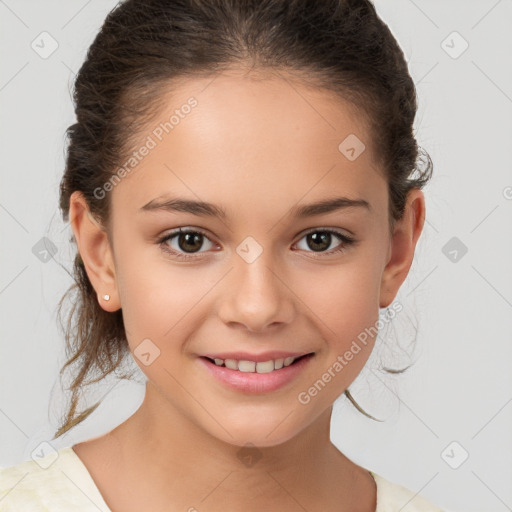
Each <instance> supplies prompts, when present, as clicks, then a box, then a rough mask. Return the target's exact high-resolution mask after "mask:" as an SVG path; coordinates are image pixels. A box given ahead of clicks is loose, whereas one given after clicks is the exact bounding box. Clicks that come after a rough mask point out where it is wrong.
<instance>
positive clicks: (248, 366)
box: [198, 352, 315, 394]
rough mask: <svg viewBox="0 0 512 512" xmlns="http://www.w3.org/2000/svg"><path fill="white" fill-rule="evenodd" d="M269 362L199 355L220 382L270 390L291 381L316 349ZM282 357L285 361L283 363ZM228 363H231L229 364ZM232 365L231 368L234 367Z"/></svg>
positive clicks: (240, 388)
mask: <svg viewBox="0 0 512 512" xmlns="http://www.w3.org/2000/svg"><path fill="white" fill-rule="evenodd" d="M288 357H289V358H291V359H292V360H291V361H290V360H288V361H286V364H285V360H284V359H286V358H277V359H275V360H273V359H271V360H268V361H259V362H256V361H250V360H244V359H242V360H236V359H231V360H230V359H226V360H224V359H220V358H212V357H209V356H199V357H198V360H199V361H200V362H201V364H202V366H203V367H204V368H206V369H207V371H208V373H209V375H211V376H213V377H214V378H215V379H216V381H217V382H220V383H221V384H223V385H224V386H227V387H228V388H230V389H232V390H236V391H239V392H243V393H260V394H262V393H268V392H271V391H276V390H278V389H280V388H283V387H285V386H286V385H287V384H291V383H292V382H293V380H294V379H295V378H296V377H297V376H298V375H300V373H301V372H302V371H304V369H305V368H307V366H308V365H309V363H310V361H311V360H312V359H313V358H314V357H315V353H314V352H309V353H307V354H302V355H298V356H288ZM281 360H282V364H281ZM226 363H227V364H226ZM230 366H231V367H230Z"/></svg>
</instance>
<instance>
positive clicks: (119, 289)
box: [70, 71, 425, 512]
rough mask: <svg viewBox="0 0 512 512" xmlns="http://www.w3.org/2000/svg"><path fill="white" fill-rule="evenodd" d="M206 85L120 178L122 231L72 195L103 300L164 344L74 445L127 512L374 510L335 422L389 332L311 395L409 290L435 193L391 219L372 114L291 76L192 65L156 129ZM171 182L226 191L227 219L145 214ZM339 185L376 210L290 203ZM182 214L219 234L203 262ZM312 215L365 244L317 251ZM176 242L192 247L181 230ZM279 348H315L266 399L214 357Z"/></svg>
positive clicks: (181, 192)
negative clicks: (138, 390)
mask: <svg viewBox="0 0 512 512" xmlns="http://www.w3.org/2000/svg"><path fill="white" fill-rule="evenodd" d="M190 96H194V97H195V98H196V99H197V100H198V105H197V106H196V107H195V108H194V109H192V111H191V113H190V114H188V115H187V116H185V117H184V119H181V120H180V123H179V124H178V125H176V126H175V128H174V129H173V131H172V132H171V133H169V134H167V135H166V136H164V138H163V140H162V141H161V142H159V143H158V145H157V146H156V147H155V148H154V149H152V150H151V151H150V153H149V154H148V155H147V156H146V157H145V158H144V159H143V160H142V161H141V162H140V163H139V164H138V166H137V167H136V170H135V171H134V172H132V173H131V174H129V175H128V176H126V177H125V178H124V179H123V180H122V181H121V182H120V183H119V184H118V185H117V186H116V187H115V188H114V190H113V191H112V193H111V200H112V218H111V219H110V220H111V222H110V224H109V230H110V231H109V232H108V234H109V235H110V238H109V236H107V231H106V230H103V229H102V228H101V226H99V225H98V224H97V223H96V222H94V221H93V220H91V218H90V217H89V216H88V215H86V213H87V211H88V206H87V203H86V201H85V200H84V198H83V197H82V196H81V194H80V193H78V192H75V193H74V194H73V195H72V197H71V202H70V218H71V219H72V220H71V223H72V229H73V232H74V234H75V238H76V241H77V245H78V249H79V251H80V254H81V256H82V259H83V261H84V264H85V268H86V271H87V274H88V276H89V278H90V280H91V283H92V285H93V286H94V289H95V290H96V292H97V294H98V300H99V302H100V304H101V307H103V308H104V309H105V310H106V311H110V312H113V311H116V310H118V309H119V308H122V309H123V318H124V321H125V326H126V331H127V338H128V343H129V346H130V350H131V351H132V352H133V351H134V350H135V348H136V347H137V346H138V345H139V344H140V343H141V341H142V340H144V339H146V338H149V339H150V340H151V341H152V343H154V344H155V345H156V346H157V347H158V348H159V350H160V356H159V357H157V358H156V359H155V360H154V361H153V362H152V363H151V364H150V365H148V366H145V365H144V364H142V363H141V361H139V359H138V358H137V357H134V360H135V361H136V363H137V364H138V365H139V367H140V368H141V370H142V371H143V372H144V373H145V374H146V376H147V378H148V383H147V386H146V395H145V399H144V401H143V403H142V405H141V407H140V408H139V409H138V410H137V411H136V412H135V413H134V414H133V415H132V416H131V417H130V418H129V419H128V420H126V421H125V422H124V423H122V424H121V425H120V426H118V427H117V428H115V429H114V430H112V431H110V432H109V433H107V434H105V435H103V436H100V437H98V438H95V439H93V440H89V441H86V442H83V443H79V444H77V445H75V446H74V449H75V452H76V453H77V455H78V456H79V457H80V458H81V459H82V461H83V462H84V464H85V465H86V467H87V468H88V469H89V472H90V473H91V475H92V477H93V479H94V480H95V482H96V484H97V486H98V488H99V490H100V492H101V493H102V495H103V496H104V498H105V501H106V503H107V504H108V505H109V506H110V508H111V509H112V510H113V511H118V510H119V511H120V510H123V511H125V512H126V511H131V510H149V509H151V510H153V511H159V510H162V511H163V510H167V511H168V510H189V509H191V507H195V508H196V509H197V510H200V511H220V510H244V511H248V512H251V511H256V510H285V511H298V510H304V509H306V510H308V511H311V512H313V511H321V510H323V511H331V510H332V511H334V510H336V511H343V510H351V511H354V510H360V511H374V510H375V505H376V488H375V483H374V481H373V478H372V477H371V475H370V474H369V473H368V471H366V470H365V469H364V468H362V467H360V466H358V465H356V464H355V463H353V462H352V461H351V460H349V459H348V458H347V457H345V456H344V455H343V454H342V453H341V452H340V451H339V450H338V449H337V447H335V446H334V445H333V444H332V443H331V442H330V438H329V430H330V418H331V411H332V404H333V402H334V401H335V400H336V399H337V398H338V397H339V396H340V395H341V394H342V393H343V391H344V390H346V389H347V388H348V387H349V386H350V384H351V383H352V381H353V380H354V379H355V378H356V377H357V375H358V374H359V373H360V371H361V369H362V368H363V367H364V365H365V363H366V361H367V359H368V357H369V356H370V353H371V350H372V348H373V345H374V341H375V340H374V339H372V338H369V339H368V343H367V344H366V345H361V351H360V352H359V353H358V354H357V355H355V356H354V357H353V359H352V360H351V361H350V362H348V364H347V365H346V366H345V367H344V368H343V370H342V371H341V372H339V373H338V374H337V375H336V377H335V378H333V379H332V380H331V382H329V383H328V384H327V385H326V386H325V388H324V389H323V390H322V391H321V392H320V393H318V394H317V396H315V397H312V399H311V401H310V402H309V403H308V404H306V405H304V404H301V403H300V402H299V401H298V399H297V397H298V394H299V393H300V392H301V391H305V390H308V388H309V387H310V386H311V385H312V383H314V382H315V381H317V380H318V379H319V378H321V376H322V374H323V373H324V372H325V371H326V370H327V368H329V367H330V366H332V364H333V363H334V362H335V361H336V358H337V356H338V355H340V354H344V353H345V352H346V351H347V350H348V349H349V347H350V345H351V343H352V342H353V340H355V339H356V338H357V336H358V334H359V333H361V332H363V331H364V329H365V328H369V327H371V326H374V325H375V324H376V322H377V320H378V318H379V317H378V314H379V307H381V308H384V307H387V306H389V305H390V304H391V303H392V301H393V300H394V298H395V296H396V294H397V292H398V290H399V288H400V286H401V284H402V283H403V281H404V280H405V278H406V276H407V274H408V272H409V269H410V266H411V264H412V261H413V256H414V250H415V246H416V243H417V240H418V238H419V236H420V234H421V231H422V229H423V224H424V219H425V202H424V196H423V194H422V192H421V191H419V190H413V191H411V192H410V194H409V196H408V200H407V205H406V210H405V214H404V216H403V218H402V219H400V220H399V221H397V222H396V224H395V226H394V231H393V233H390V230H389V218H388V207H389V204H388V200H389V199H388V191H387V185H386V180H385V178H384V175H383V173H382V170H381V169H379V167H378V165H377V162H378V159H377V156H376V155H375V154H374V152H373V148H372V141H371V137H370V133H369V132H368V130H367V128H366V126H365V125H364V123H363V118H362V116H361V115H360V113H358V112H357V110H355V109H354V108H353V107H352V106H351V105H350V104H349V103H346V102H344V101H342V100H340V99H339V98H337V97H334V96H333V95H332V94H331V93H329V92H326V91H323V90H319V89H314V88H310V87H307V86H306V85H301V83H300V82H299V81H294V80H293V79H292V78H291V77H287V78H285V77H284V75H283V76H275V75H273V76H270V75H268V76H263V75H258V76H257V75H256V73H251V74H249V73H242V72H237V71H232V72H229V73H228V72H224V73H223V74H222V75H219V76H217V77H216V78H215V79H214V80H213V81H212V79H211V78H209V79H206V78H202V79H188V80H187V81H186V82H184V83H182V84H180V85H179V86H177V87H176V88H174V89H173V90H172V91H171V92H168V91H167V92H165V95H163V96H162V110H161V115H159V116H158V120H157V121H156V122H154V123H152V124H151V125H150V126H148V128H147V130H145V131H144V133H141V136H140V140H141V141H144V140H145V139H146V137H147V135H148V134H150V133H151V130H153V129H154V127H155V126H156V125H157V124H158V122H160V121H164V120H166V119H169V116H170V114H171V113H172V112H173V111H174V109H176V108H179V107H180V106H181V105H183V104H185V103H186V101H187V99H188V98H189V97H190ZM351 133H354V134H356V135H357V137H358V138H359V139H360V140H361V141H363V142H364V143H365V146H366V149H365V151H363V152H362V153H361V155H360V156H359V157H358V158H357V159H356V160H354V161H349V160H348V159H347V158H346V157H345V156H344V155H343V154H342V153H341V152H340V151H339V150H338V145H339V144H340V142H342V141H343V140H344V139H345V138H346V137H347V135H349V134H351ZM166 193H168V194H172V195H173V196H180V197H184V198H187V199H195V200H198V199H201V200H203V201H208V202H211V203H214V204H216V205H219V206H221V207H223V208H224V209H225V210H226V213H227V215H228V217H227V219H226V220H219V219H215V218H210V217H204V216H197V215H193V214H191V213H184V212H177V213H176V212H175V213H173V212H165V211H159V212H151V213H141V212H140V208H141V207H142V206H143V205H145V204H146V203H148V202H149V201H150V200H152V199H155V198H157V197H159V196H161V195H162V194H166ZM333 196H345V197H349V198H352V199H355V198H361V199H365V200H366V201H368V202H369V203H370V205H371V211H367V210H366V209H364V208H352V209H345V210H339V211H337V212H331V213H327V214H322V215H318V216H315V217H311V218H306V219H297V218H292V217H291V216H290V211H291V208H292V207H294V206H296V205H297V204H301V205H302V204H309V203H311V202H315V201H318V200H322V199H326V198H331V197H333ZM179 227H182V228H190V229H192V228H198V229H201V230H203V231H205V232H206V233H207V235H208V238H202V244H201V243H200V242H199V243H198V246H197V247H199V249H198V252H195V253H193V255H195V256H196V259H195V260H192V262H191V263H190V262H187V263H183V262H182V261H180V260H178V259H177V258H176V257H175V256H171V255H170V254H168V253H166V252H165V251H163V250H162V247H161V246H160V245H159V244H158V239H159V238H160V237H163V236H164V235H165V234H168V233H169V232H170V231H171V230H173V229H175V228H179ZM310 228H318V231H321V228H333V229H336V230H338V231H339V232H341V233H343V234H348V235H350V234H352V235H353V237H354V238H355V239H356V243H354V244H352V245H347V246H346V247H345V250H344V251H342V252H339V253H332V252H333V250H334V249H335V248H337V247H339V246H340V245H341V244H343V243H344V242H340V240H339V239H338V238H337V237H336V236H334V235H333V236H332V238H331V242H330V244H329V242H328V244H329V245H327V244H326V246H325V247H326V248H325V249H320V250H316V251H315V246H314V244H313V245H312V244H311V243H309V244H308V239H307V237H305V234H304V232H305V231H306V230H309V229H310ZM247 236H251V237H253V238H254V239H255V240H256V241H257V243H258V244H259V245H260V246H261V248H262V249H263V252H262V253H261V255H260V256H259V257H258V258H257V259H256V260H255V261H253V262H252V263H250V264H249V263H247V262H246V261H245V260H244V259H243V258H241V257H240V256H239V255H238V254H237V252H236V249H237V247H238V246H239V245H240V243H241V242H242V241H243V240H244V239H245V238H246V237H247ZM166 243H167V246H171V248H173V249H175V250H176V251H179V252H181V253H182V254H183V253H186V249H187V246H186V245H185V248H183V245H181V246H180V245H179V244H178V237H176V238H174V239H173V241H167V242H166ZM322 251H323V252H322ZM329 252H330V253H331V254H329ZM189 253H190V249H189ZM105 293H108V294H109V295H110V297H111V298H110V300H109V301H108V302H107V301H105V300H104V299H103V295H104V294H105ZM276 349H278V350H290V351H297V352H301V353H302V352H303V353H306V352H312V351H314V352H315V356H314V357H313V359H312V360H311V361H310V362H309V363H308V366H306V367H305V368H304V370H303V371H302V372H301V373H300V374H299V375H298V376H297V377H296V378H295V379H294V380H293V381H292V382H291V383H289V384H288V385H286V386H285V387H284V388H282V389H279V390H277V391H274V392H270V393H264V394H258V395H247V394H245V393H242V392H239V391H235V390H232V389H228V388H227V387H225V386H224V385H223V384H221V383H219V382H218V381H217V380H215V379H214V378H213V377H212V376H211V375H210V374H209V372H207V371H206V370H205V369H204V368H203V366H202V364H200V362H199V360H198V356H199V355H201V354H205V353H207V352H221V351H228V350H245V351H248V352H253V353H256V352H257V353H260V352H264V351H267V350H276ZM247 443H252V445H254V446H255V447H257V448H255V449H254V450H256V451H257V452H258V455H259V456H260V458H259V460H258V461H257V462H256V463H254V464H253V465H252V466H250V467H247V466H245V465H244V464H242V463H241V461H240V459H239V457H238V453H239V450H240V448H241V447H243V446H244V445H246V444H247ZM141 475H143V476H144V478H141ZM169 507H173V508H169ZM191 510H193V509H191Z"/></svg>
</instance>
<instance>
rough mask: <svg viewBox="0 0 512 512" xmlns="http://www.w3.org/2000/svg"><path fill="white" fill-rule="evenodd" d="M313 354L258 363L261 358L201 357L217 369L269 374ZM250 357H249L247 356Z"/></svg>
mask: <svg viewBox="0 0 512 512" xmlns="http://www.w3.org/2000/svg"><path fill="white" fill-rule="evenodd" d="M313 354H314V352H309V353H307V354H303V355H300V356H287V357H280V358H275V359H270V358H269V359H268V360H267V361H260V360H259V359H262V358H261V357H258V358H256V357H254V359H258V361H254V360H253V359H250V358H248V359H235V358H226V359H222V358H220V357H215V358H214V357H208V356H201V357H202V358H203V359H206V360H207V361H209V362H210V363H213V364H215V365H216V366H219V367H224V368H229V369H230V370H234V371H239V372H245V373H271V372H274V371H278V370H282V369H283V368H287V367H289V366H293V365H294V364H296V363H298V362H299V361H301V360H302V359H304V358H305V357H309V356H312V355H313ZM249 357H250V356H249Z"/></svg>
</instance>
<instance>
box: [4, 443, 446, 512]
mask: <svg viewBox="0 0 512 512" xmlns="http://www.w3.org/2000/svg"><path fill="white" fill-rule="evenodd" d="M370 474H371V475H372V476H373V478H374V479H375V482H376V484H377V508H376V510H375V512H398V511H401V512H448V511H446V509H445V510H442V509H441V508H439V507H436V506H435V505H433V504H432V503H430V502H429V501H427V500H426V499H425V498H424V497H422V496H421V495H418V494H416V493H415V492H413V491H411V490H409V489H407V488H405V487H403V486H401V485H399V484H396V483H394V482H390V481H389V480H386V479H385V478H383V477H382V476H380V475H378V474H376V473H374V472H373V471H370ZM404 505H405V506H404ZM70 511H81V512H82V511H83V512H111V510H110V509H109V508H108V506H107V504H106V503H105V501H104V500H103V497H102V495H101V493H100V491H99V489H98V488H97V487H96V484H95V483H94V480H93V479H92V477H91V474H90V473H89V471H88V470H87V468H86V466H85V465H84V463H83V462H82V460H81V459H80V458H79V457H78V455H77V454H76V453H75V452H74V451H73V449H72V448H71V447H66V448H61V449H60V450H58V451H57V452H54V453H50V454H48V455H46V456H45V457H42V458H41V459H38V460H37V462H36V461H34V460H29V461H24V462H21V463H19V464H17V465H15V466H10V467H7V468H4V469H0V512H70Z"/></svg>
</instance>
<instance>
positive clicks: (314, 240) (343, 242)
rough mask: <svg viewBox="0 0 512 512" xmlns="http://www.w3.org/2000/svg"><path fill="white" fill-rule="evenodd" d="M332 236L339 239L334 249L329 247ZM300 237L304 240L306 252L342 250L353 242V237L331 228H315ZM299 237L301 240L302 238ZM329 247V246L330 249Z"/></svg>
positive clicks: (328, 252) (327, 252)
mask: <svg viewBox="0 0 512 512" xmlns="http://www.w3.org/2000/svg"><path fill="white" fill-rule="evenodd" d="M333 236H334V237H335V238H337V239H338V240H339V241H340V244H339V245H338V246H336V247H334V249H333V248H332V247H331V244H332V242H333V241H334V240H333ZM302 239H305V240H306V248H305V249H304V248H302V249H301V250H305V251H306V252H313V253H321V254H322V253H326V254H333V253H338V252H341V251H344V250H345V249H346V248H348V246H349V245H351V244H353V243H355V240H354V239H353V238H350V237H348V236H347V235H345V234H343V233H340V232H339V231H335V230H332V229H315V230H313V231H309V232H308V233H306V234H305V235H304V236H303V238H302ZM302 239H301V240H302ZM329 247H331V249H330V250H328V249H329Z"/></svg>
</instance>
